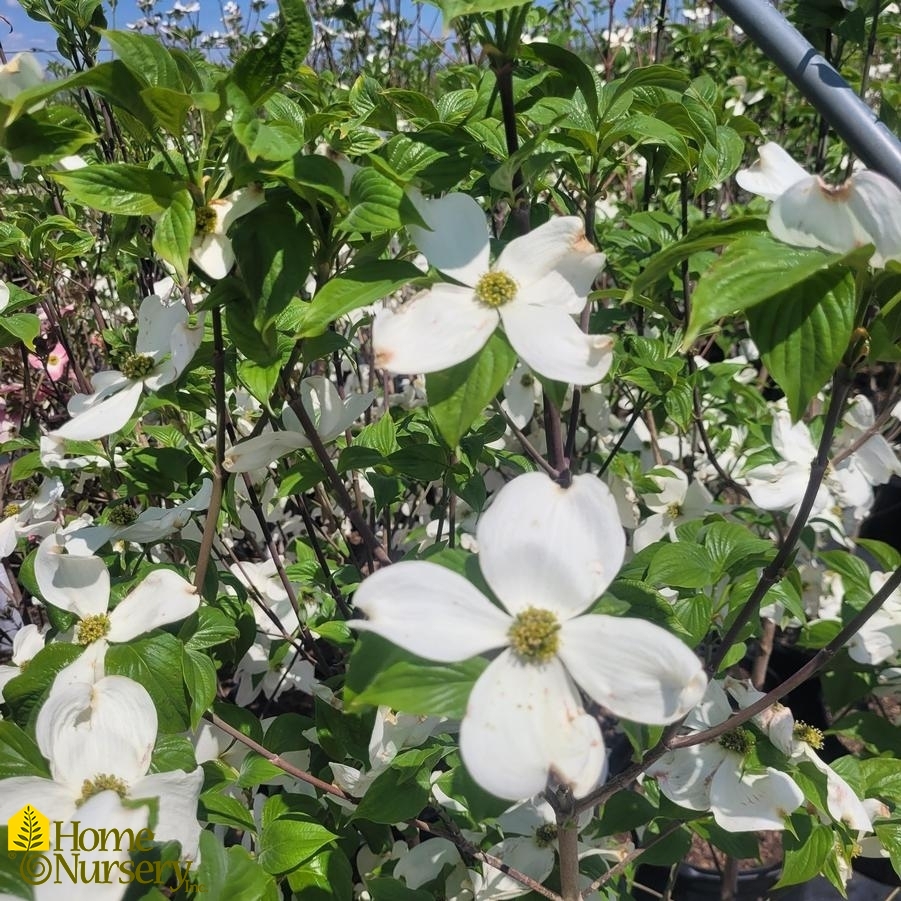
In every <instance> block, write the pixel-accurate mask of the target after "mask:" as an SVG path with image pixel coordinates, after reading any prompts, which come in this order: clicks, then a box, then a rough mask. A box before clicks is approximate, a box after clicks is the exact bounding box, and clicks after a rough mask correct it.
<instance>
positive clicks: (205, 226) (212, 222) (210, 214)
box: [194, 206, 217, 235]
mask: <svg viewBox="0 0 901 901" xmlns="http://www.w3.org/2000/svg"><path fill="white" fill-rule="evenodd" d="M216 219H217V216H216V211H215V210H214V209H213V208H212V207H211V206H201V207H197V209H195V210H194V234H196V235H211V234H212V233H213V232H214V231H216Z"/></svg>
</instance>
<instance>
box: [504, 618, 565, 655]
mask: <svg viewBox="0 0 901 901" xmlns="http://www.w3.org/2000/svg"><path fill="white" fill-rule="evenodd" d="M559 633H560V622H559V620H558V619H557V617H556V615H555V614H553V613H551V611H550V610H539V609H538V608H536V607H527V608H526V609H525V610H523V611H522V613H518V614H517V615H516V617H515V618H514V619H513V625H512V626H510V631H509V632H507V637H508V638H509V639H510V647H511V648H512V649H513V652H514V653H515V654H516V655H517V656H518V657H519V658H520V659H521V660H523V661H527V662H528V663H547V661H548V660H550V659H551V657H553V656H554V654H556V653H557V649H558V648H559V647H560V634H559Z"/></svg>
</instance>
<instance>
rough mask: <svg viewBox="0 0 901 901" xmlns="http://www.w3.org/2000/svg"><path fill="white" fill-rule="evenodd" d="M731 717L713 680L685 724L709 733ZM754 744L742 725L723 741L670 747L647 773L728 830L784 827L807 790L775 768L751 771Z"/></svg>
mask: <svg viewBox="0 0 901 901" xmlns="http://www.w3.org/2000/svg"><path fill="white" fill-rule="evenodd" d="M731 715H732V708H731V707H730V706H729V701H728V699H727V697H726V692H725V691H724V690H723V687H722V685H721V684H720V683H719V682H711V683H710V684H709V685H708V686H707V692H706V694H705V695H704V700H703V701H702V702H701V703H700V704H699V705H698V706H697V707H696V708H695V709H694V710H693V711H692V712H691V713H690V714H689V715H688V717H687V719H686V720H685V725H686V726H687V727H688V728H689V729H692V730H693V731H696V732H697V731H703V730H705V729H709V728H710V727H711V726H718V725H719V724H720V723H723V722H725V721H726V720H727V719H729V717H730V716H731ZM754 743H755V740H754V734H753V733H752V732H751V730H750V729H746V728H744V727H741V726H739V727H738V728H736V729H733V730H732V731H731V732H727V733H726V734H725V735H723V736H721V737H720V739H719V740H718V741H717V740H714V741H711V742H707V743H706V744H699V745H690V746H689V747H687V748H679V749H677V750H675V751H670V752H669V753H667V754H664V755H663V757H661V758H660V760H658V761H657V762H656V763H654V764H652V765H651V766H650V767H649V768H648V771H647V772H648V775H649V776H653V777H654V778H655V779H656V780H657V783H658V785H659V786H660V790H661V791H662V792H663V794H664V795H666V796H667V798H669V799H670V800H671V801H675V803H676V804H679V805H681V806H682V807H687V808H688V809H689V810H710V811H711V812H712V813H713V818H714V819H715V820H716V822H717V824H718V825H719V826H721V827H722V828H723V829H725V830H726V831H728V832H754V831H757V830H759V829H777V830H778V829H784V828H785V818H786V817H787V816H788V815H789V814H790V813H791V812H792V811H793V810H794V809H795V808H796V807H798V806H799V805H800V804H801V803H802V802H803V800H804V793H803V792H802V791H801V789H800V788H798V786H797V784H796V783H795V781H794V780H793V779H792V778H791V777H790V776H788V775H787V774H785V773H782V772H780V771H779V770H777V769H775V768H774V767H766V768H765V769H764V770H762V771H760V772H754V773H752V772H749V771H748V770H747V768H746V763H745V758H746V756H747V754H748V753H749V752H750V751H751V750H752V748H753V747H754Z"/></svg>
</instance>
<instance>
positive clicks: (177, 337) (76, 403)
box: [48, 281, 203, 441]
mask: <svg viewBox="0 0 901 901" xmlns="http://www.w3.org/2000/svg"><path fill="white" fill-rule="evenodd" d="M157 287H158V290H160V294H151V295H150V296H149V297H145V298H144V300H143V301H142V302H141V308H140V310H139V312H138V339H137V342H136V345H135V353H134V354H132V355H131V356H129V357H127V358H126V360H125V362H124V363H123V365H122V371H121V372H119V371H118V370H116V369H110V370H106V371H105V372H98V373H96V374H95V375H94V377H93V382H94V389H95V390H94V393H93V394H76V395H75V396H74V397H72V399H71V400H70V401H69V413H70V414H71V415H72V419H70V420H69V421H68V422H67V423H66V424H65V425H63V426H61V427H60V428H58V429H56V430H55V431H53V432H51V433H50V435H49V436H48V437H51V438H55V439H60V438H65V439H70V440H74V441H90V440H92V439H94V438H102V437H104V436H105V435H112V434H113V433H114V432H118V431H119V429H121V428H122V427H123V426H124V425H125V424H126V423H127V422H128V420H129V419H131V417H132V415H133V414H134V412H135V410H136V409H137V406H138V403H139V402H140V400H141V391H142V390H143V389H144V388H145V387H146V388H147V390H148V391H157V390H159V389H160V388H162V387H163V386H165V385H170V384H172V383H173V382H174V381H175V380H176V379H177V378H178V377H179V376H180V375H181V374H182V372H184V370H185V369H186V368H187V366H188V364H189V363H190V362H191V359H192V358H193V356H194V354H195V353H196V352H197V348H198V347H200V344H201V342H202V341H203V314H201V315H200V316H199V317H198V322H197V323H196V324H195V325H191V324H190V316H189V314H188V311H187V309H186V308H185V306H184V304H182V303H180V302H178V301H176V302H175V303H171V304H169V303H167V302H166V299H165V298H164V297H163V296H161V295H165V297H168V296H169V294H171V292H172V283H171V281H170V282H169V283H168V285H166V286H165V287H161V286H157Z"/></svg>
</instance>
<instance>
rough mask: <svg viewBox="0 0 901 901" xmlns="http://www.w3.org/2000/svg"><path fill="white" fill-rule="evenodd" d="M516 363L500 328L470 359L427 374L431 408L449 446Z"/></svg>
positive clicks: (427, 391)
mask: <svg viewBox="0 0 901 901" xmlns="http://www.w3.org/2000/svg"><path fill="white" fill-rule="evenodd" d="M515 364H516V354H515V353H514V351H513V349H512V348H511V347H510V345H509V344H508V343H507V339H506V338H505V337H504V336H503V335H501V334H500V333H499V332H498V331H495V332H494V334H493V335H492V336H491V337H490V338H489V339H488V342H487V343H486V344H485V346H484V347H483V348H482V349H481V350H480V351H479V352H478V353H477V354H476V355H475V356H474V357H470V359H468V360H465V361H464V362H462V363H458V364H457V365H456V366H452V367H451V368H450V369H445V370H444V371H443V372H433V373H430V374H429V375H428V376H427V377H426V393H427V394H428V397H429V411H430V413H431V415H432V418H433V419H434V420H435V424H436V425H437V426H438V431H439V432H440V433H441V437H442V438H444V440H445V441H446V442H447V444H448V447H451V448H455V447H456V446H457V445H458V444H459V443H460V438H462V437H463V435H464V434H465V433H466V430H467V429H468V428H469V427H470V426H471V425H472V424H473V423H474V422H475V421H476V419H477V418H478V417H479V416H481V415H482V413H483V412H484V411H485V408H486V407H487V406H488V404H490V403H491V401H492V400H494V398H495V397H496V395H497V393H498V391H500V390H501V388H502V387H503V384H504V382H506V381H507V378H508V377H509V375H510V373H511V372H512V371H513V367H514V365H515Z"/></svg>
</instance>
